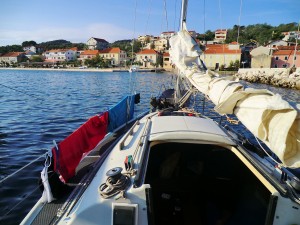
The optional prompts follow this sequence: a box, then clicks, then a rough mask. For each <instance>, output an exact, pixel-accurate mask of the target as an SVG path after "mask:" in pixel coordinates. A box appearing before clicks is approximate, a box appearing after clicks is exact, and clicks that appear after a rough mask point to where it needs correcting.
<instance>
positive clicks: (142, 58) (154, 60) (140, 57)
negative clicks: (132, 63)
mask: <svg viewBox="0 0 300 225" xmlns="http://www.w3.org/2000/svg"><path fill="white" fill-rule="evenodd" d="M136 61H137V62H140V63H141V64H142V67H144V68H156V67H157V66H158V65H160V64H161V63H162V55H161V54H160V53H158V52H157V51H155V50H153V49H145V50H142V51H140V52H138V53H136Z"/></svg>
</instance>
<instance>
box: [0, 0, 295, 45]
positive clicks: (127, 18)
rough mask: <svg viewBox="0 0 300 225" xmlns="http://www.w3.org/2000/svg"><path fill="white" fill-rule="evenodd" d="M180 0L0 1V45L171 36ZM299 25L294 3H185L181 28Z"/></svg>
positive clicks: (254, 0) (249, 0) (263, 0)
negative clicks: (167, 34) (293, 23)
mask: <svg viewBox="0 0 300 225" xmlns="http://www.w3.org/2000/svg"><path fill="white" fill-rule="evenodd" d="M180 8H181V1H180V0H51V1H49V0H26V1H24V0H1V4H0V46H6V45H13V44H22V42H24V41H31V40H33V41H35V42H37V43H41V42H45V41H52V40H57V39H64V40H67V41H71V42H73V43H79V42H83V43H85V42H86V41H87V40H88V39H89V38H90V37H96V38H103V39H105V40H107V41H108V42H114V41H116V40H122V39H131V38H134V37H135V38H136V37H138V35H145V34H150V35H154V36H158V35H159V34H160V33H161V32H163V31H174V30H175V31H177V30H178V29H179V19H180ZM299 21H300V0H189V2H188V12H187V28H188V30H195V31H196V32H198V33H204V32H205V31H207V30H212V31H214V30H216V29H219V28H232V27H233V25H235V24H236V25H238V24H240V25H245V26H247V25H250V24H258V23H267V24H270V25H272V26H278V25H279V24H283V23H291V22H296V23H298V22H299Z"/></svg>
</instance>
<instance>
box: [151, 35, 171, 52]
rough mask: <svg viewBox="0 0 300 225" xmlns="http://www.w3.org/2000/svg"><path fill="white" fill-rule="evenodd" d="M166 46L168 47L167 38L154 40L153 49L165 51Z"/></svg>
mask: <svg viewBox="0 0 300 225" xmlns="http://www.w3.org/2000/svg"><path fill="white" fill-rule="evenodd" d="M168 48H169V40H168V39H167V38H160V39H158V40H156V41H154V50H155V51H165V50H166V49H168Z"/></svg>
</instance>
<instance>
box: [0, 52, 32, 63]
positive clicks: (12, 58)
mask: <svg viewBox="0 0 300 225" xmlns="http://www.w3.org/2000/svg"><path fill="white" fill-rule="evenodd" d="M25 59H26V56H25V52H8V53H5V54H3V55H1V56H0V63H1V65H5V64H9V65H11V64H14V63H19V62H21V61H23V60H25Z"/></svg>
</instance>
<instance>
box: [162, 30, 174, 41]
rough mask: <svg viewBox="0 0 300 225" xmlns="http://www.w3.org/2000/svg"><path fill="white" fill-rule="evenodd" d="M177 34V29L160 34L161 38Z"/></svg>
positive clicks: (168, 37)
mask: <svg viewBox="0 0 300 225" xmlns="http://www.w3.org/2000/svg"><path fill="white" fill-rule="evenodd" d="M174 35H175V31H166V32H162V33H161V34H160V38H164V39H170V37H172V36H174Z"/></svg>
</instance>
